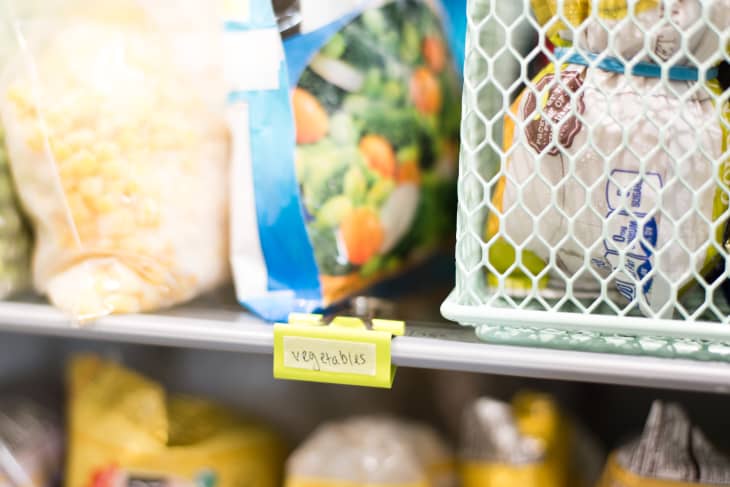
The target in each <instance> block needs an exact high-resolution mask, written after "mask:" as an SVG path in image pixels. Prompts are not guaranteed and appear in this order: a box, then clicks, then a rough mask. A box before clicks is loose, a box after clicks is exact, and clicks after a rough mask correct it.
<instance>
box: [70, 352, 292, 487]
mask: <svg viewBox="0 0 730 487" xmlns="http://www.w3.org/2000/svg"><path fill="white" fill-rule="evenodd" d="M68 372H69V385H70V386H69V405H68V420H69V425H68V436H69V452H68V460H67V468H66V487H124V486H128V487H131V486H134V487H144V486H145V485H148V486H149V487H152V486H154V487H162V486H164V487H233V486H240V485H246V486H250V487H274V486H277V485H279V480H280V478H279V476H280V468H281V464H282V461H283V449H282V446H281V444H280V443H279V440H278V439H277V438H276V436H275V435H274V434H273V433H272V432H270V431H269V430H267V429H266V428H264V427H262V426H260V425H257V424H255V423H253V422H249V421H245V420H242V419H241V418H240V417H238V416H237V415H235V414H234V413H232V412H230V411H228V410H226V409H225V408H222V407H220V406H217V405H214V404H211V403H209V402H206V401H203V400H199V399H194V398H190V397H183V396H168V395H166V393H165V391H164V390H163V388H162V387H161V386H160V385H159V384H157V383H155V382H152V381H150V380H148V379H146V378H144V377H142V376H140V375H138V374H136V373H135V372H132V371H129V370H126V369H124V368H122V367H120V366H118V365H116V364H113V363H109V362H104V361H102V360H101V359H99V358H97V357H94V356H83V357H79V358H77V359H75V360H74V361H73V362H72V364H71V366H70V367H69V371H68Z"/></svg>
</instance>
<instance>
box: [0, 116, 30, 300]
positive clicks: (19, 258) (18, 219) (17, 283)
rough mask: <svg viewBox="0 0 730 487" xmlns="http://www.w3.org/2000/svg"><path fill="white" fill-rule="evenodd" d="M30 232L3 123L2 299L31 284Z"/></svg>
mask: <svg viewBox="0 0 730 487" xmlns="http://www.w3.org/2000/svg"><path fill="white" fill-rule="evenodd" d="M30 245H31V242H30V232H29V229H28V226H27V225H26V222H25V219H24V217H23V215H22V214H21V212H20V207H19V206H18V200H17V197H16V195H15V186H14V184H13V181H12V179H11V177H10V168H9V167H8V153H7V149H6V148H5V134H4V131H3V128H2V124H1V123H0V298H3V297H6V296H9V295H11V294H13V293H14V292H16V291H20V290H23V289H25V288H26V287H27V286H28V284H29V283H30Z"/></svg>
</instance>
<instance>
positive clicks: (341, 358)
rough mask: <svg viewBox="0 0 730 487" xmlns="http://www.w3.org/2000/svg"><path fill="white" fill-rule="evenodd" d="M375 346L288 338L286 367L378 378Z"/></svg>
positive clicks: (316, 339) (286, 340)
mask: <svg viewBox="0 0 730 487" xmlns="http://www.w3.org/2000/svg"><path fill="white" fill-rule="evenodd" d="M375 350H376V346H375V344H374V343H362V342H350V341H345V340H325V339H322V338H307V337H300V336H285V337H284V366H285V367H289V368H293V369H304V370H314V371H321V372H337V373H345V374H358V375H369V376H374V375H375V369H376V367H375V366H376V353H375Z"/></svg>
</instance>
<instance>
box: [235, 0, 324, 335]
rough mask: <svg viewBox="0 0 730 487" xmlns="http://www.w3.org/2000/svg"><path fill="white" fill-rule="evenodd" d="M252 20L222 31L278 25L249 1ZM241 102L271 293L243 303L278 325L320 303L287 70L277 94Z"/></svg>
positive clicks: (265, 5) (261, 3) (243, 96)
mask: <svg viewBox="0 0 730 487" xmlns="http://www.w3.org/2000/svg"><path fill="white" fill-rule="evenodd" d="M262 12H263V13H262ZM251 14H252V17H251V19H252V22H250V23H247V24H243V23H236V22H228V23H226V26H225V28H226V29H228V30H249V29H261V28H270V27H273V26H275V25H276V22H275V20H274V12H273V10H272V8H271V2H270V0H255V1H253V2H252V3H251ZM241 55H242V56H245V53H241ZM241 100H243V101H245V102H247V104H248V110H249V122H250V148H251V165H252V168H253V184H254V192H255V202H256V216H257V221H258V230H259V240H260V243H261V249H262V252H263V255H264V260H265V261H266V268H267V270H268V283H267V288H268V291H269V292H268V293H267V295H266V296H251V297H244V299H243V301H244V302H243V304H244V305H246V306H247V307H249V308H250V309H251V310H252V311H253V312H255V313H257V314H259V315H260V316H263V317H264V318H266V319H268V320H271V321H275V320H282V319H285V318H286V316H287V314H288V313H289V312H290V311H307V312H309V311H312V310H313V309H316V308H317V307H319V306H321V302H322V292H321V286H320V282H319V271H318V268H317V264H316V261H315V258H314V250H313V248H312V244H311V242H310V240H309V235H308V234H307V230H306V226H305V224H304V216H303V214H302V205H301V201H300V197H299V184H298V181H297V176H296V171H295V166H294V147H295V137H296V135H295V126H294V117H293V113H292V106H291V100H290V89H289V76H288V71H287V69H286V64H285V63H284V62H282V63H281V69H280V70H279V87H278V88H277V89H273V90H261V91H236V92H232V93H230V94H229V95H228V101H229V102H230V103H233V102H236V101H241Z"/></svg>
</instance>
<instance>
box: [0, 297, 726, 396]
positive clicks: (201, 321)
mask: <svg viewBox="0 0 730 487" xmlns="http://www.w3.org/2000/svg"><path fill="white" fill-rule="evenodd" d="M191 311H192V312H191V313H190V315H186V314H181V315H175V314H172V315H171V314H159V315H153V314H149V315H126V316H110V317H106V318H103V319H101V320H99V321H98V322H95V323H93V324H92V325H88V326H72V325H71V323H70V321H69V319H68V317H66V316H65V315H64V314H63V313H61V312H60V311H57V310H55V309H54V308H52V307H51V306H48V305H43V304H26V303H13V302H5V303H0V331H9V332H16V333H25V334H36V335H44V336H60V337H69V338H83V339H95V340H105V341H121V342H128V343H139V344H148V345H161V346H179V347H188V348H201V349H210V350H221V351H235V352H247V353H261V354H270V353H272V348H273V331H272V327H271V325H270V324H269V323H266V322H264V321H262V320H259V319H257V318H255V317H254V316H252V315H250V314H247V313H244V312H235V313H234V312H218V310H214V309H211V310H206V309H203V310H200V309H198V310H191ZM195 311H197V313H194V312H195ZM180 312H181V311H177V313H180ZM182 312H183V313H184V312H185V310H182ZM207 313H210V315H211V316H213V315H216V314H217V315H218V317H217V318H215V317H214V318H211V319H208V318H204V317H195V316H194V315H195V314H198V315H201V314H202V315H206V314H207ZM462 330H463V329H455V330H454V333H455V334H456V333H457V332H459V331H462ZM444 333H446V334H447V335H448V329H446V331H445V332H444ZM392 360H393V363H394V364H395V365H398V366H403V367H416V368H431V369H444V370H455V371H464V372H477V373H489V374H500V375H511V376H519V377H530V378H539V379H557V380H574V381H585V382H598V383H609V384H621V385H632V386H647V387H655V388H667V389H682V390H695V391H705V392H716V393H730V363H721V362H701V361H692V360H683V359H662V358H655V357H643V356H631V355H615V354H600V353H590V352H576V351H563V350H551V349H540V348H526V347H512V346H503V345H490V344H486V343H478V342H471V341H468V342H465V341H459V340H453V339H440V338H434V337H420V336H403V337H396V338H394V340H393V347H392Z"/></svg>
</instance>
